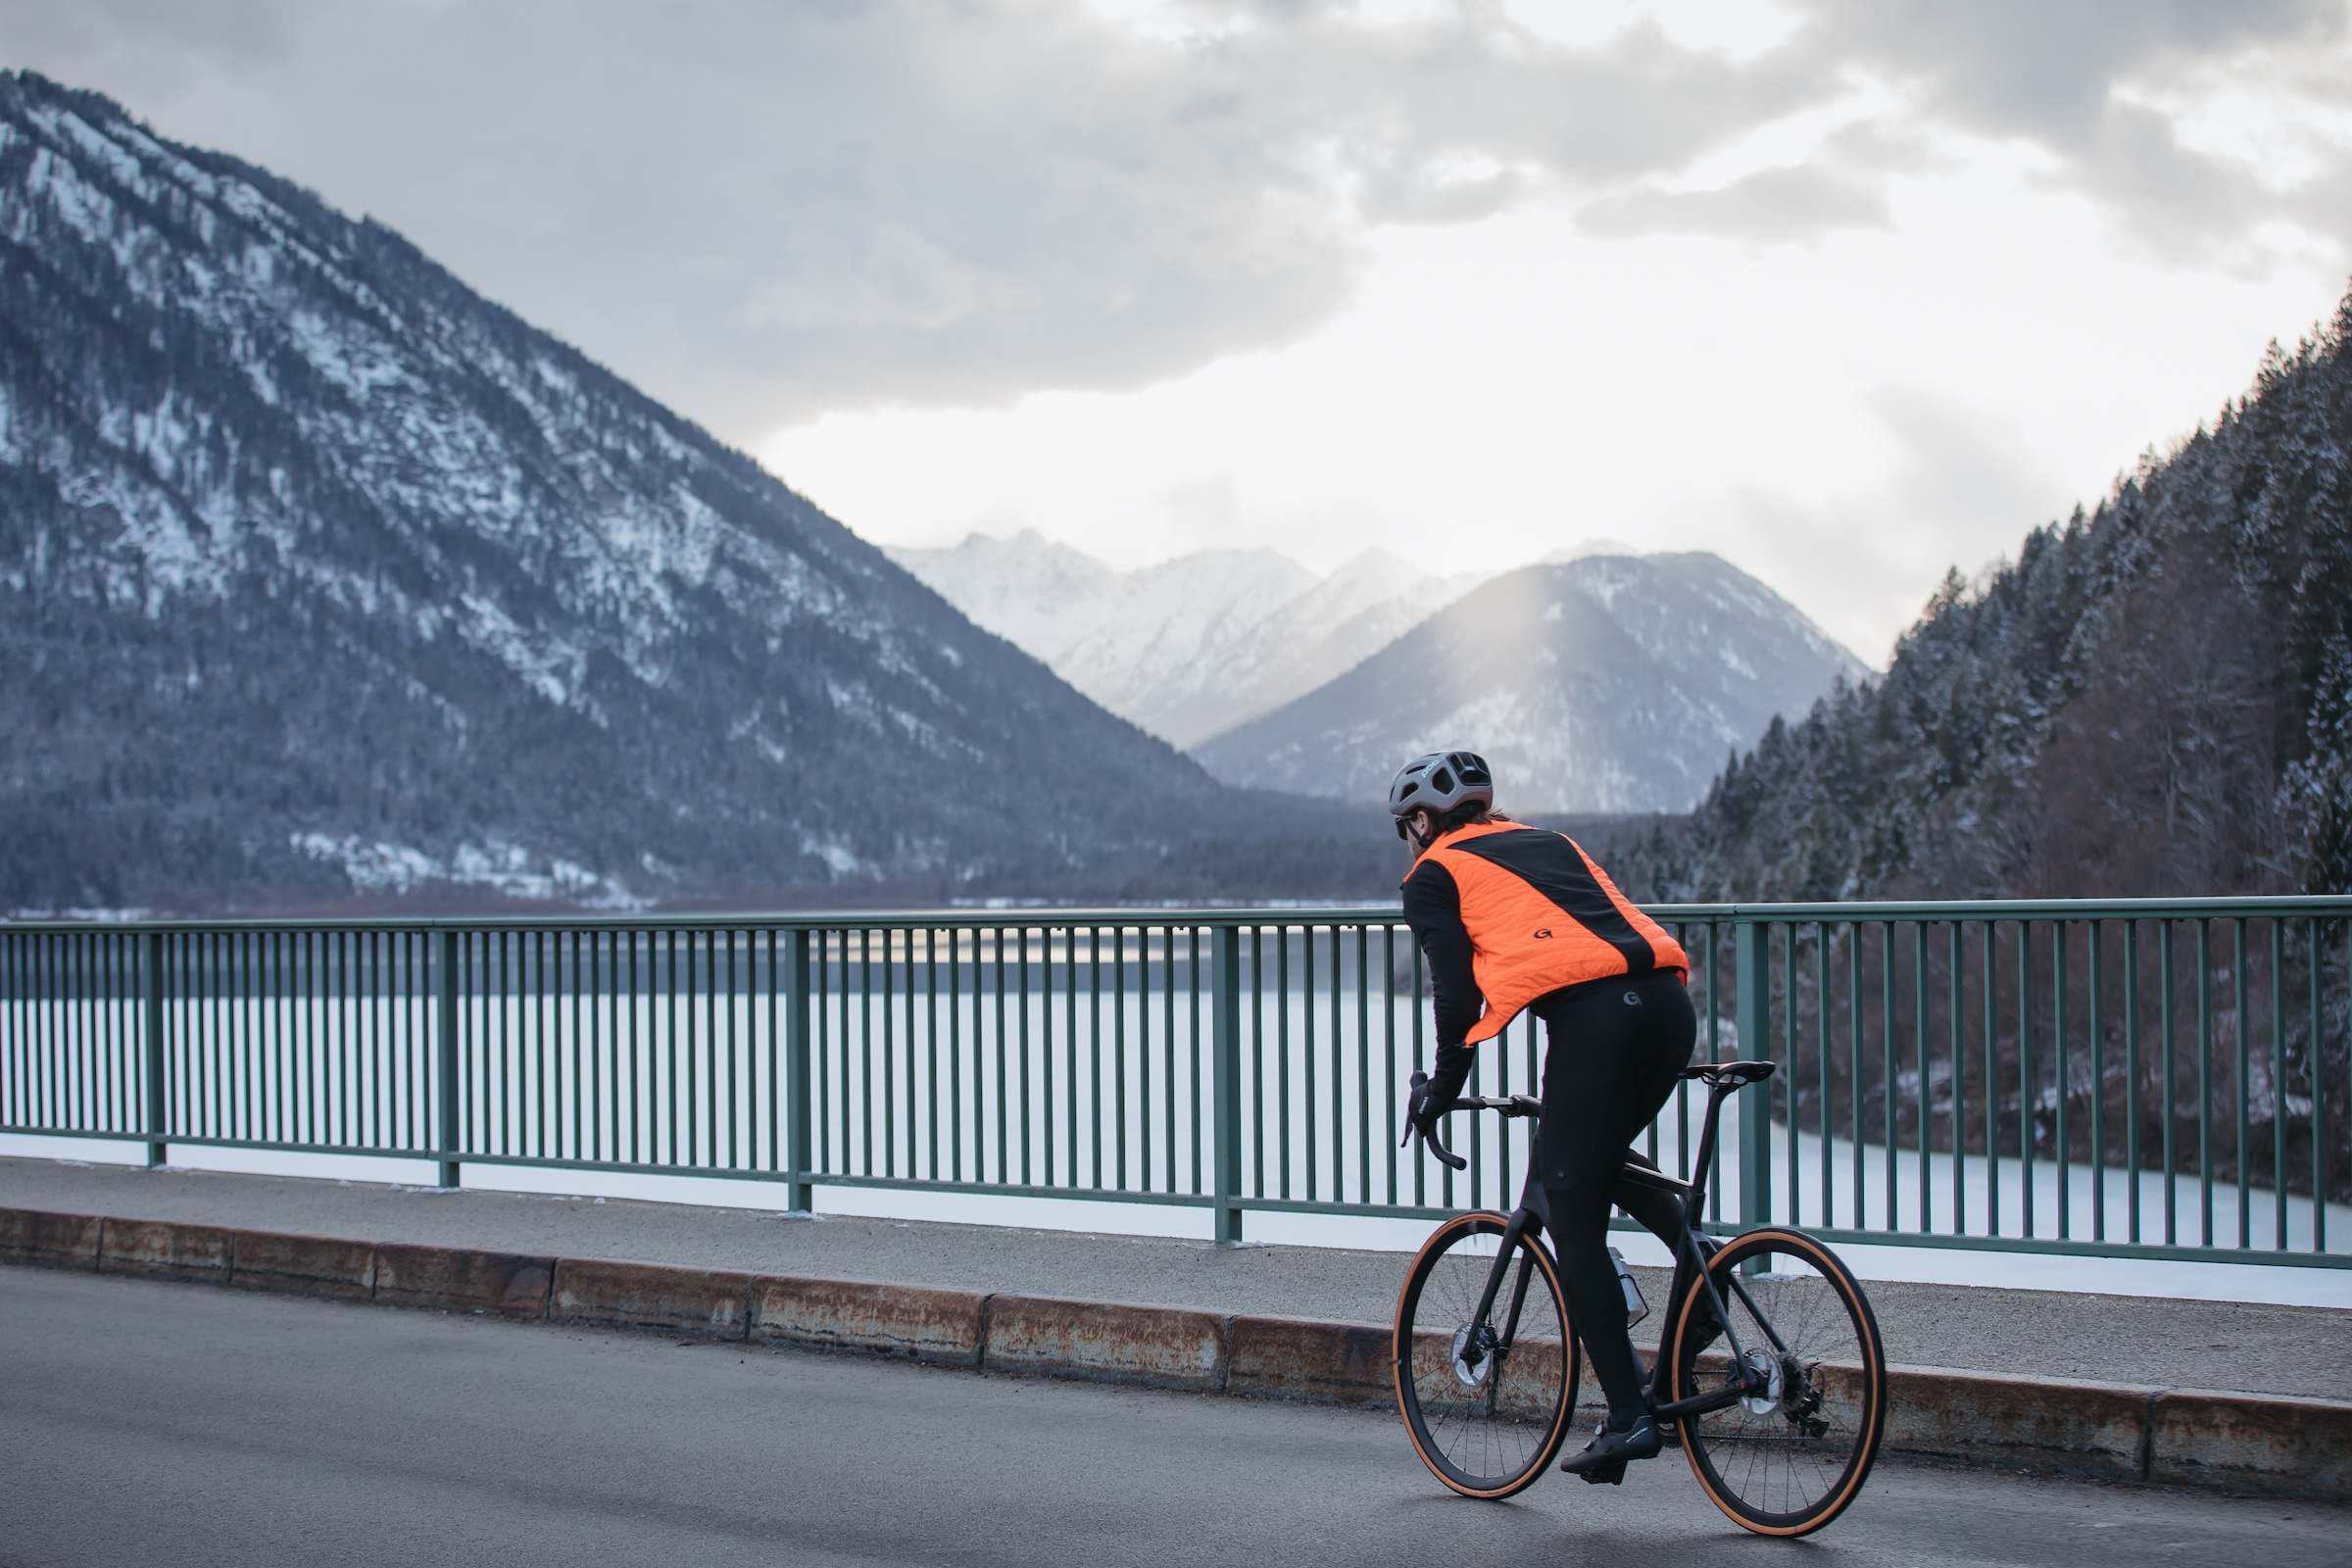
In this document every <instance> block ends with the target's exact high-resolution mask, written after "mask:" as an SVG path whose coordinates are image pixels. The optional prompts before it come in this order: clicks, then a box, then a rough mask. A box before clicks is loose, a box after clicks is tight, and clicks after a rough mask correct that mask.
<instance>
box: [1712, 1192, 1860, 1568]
mask: <svg viewBox="0 0 2352 1568" xmlns="http://www.w3.org/2000/svg"><path fill="white" fill-rule="evenodd" d="M1707 1274H1708V1277H1709V1278H1710V1279H1711V1280H1713V1281H1714V1284H1715V1289H1716V1291H1717V1292H1718V1293H1719V1294H1720V1295H1721V1297H1722V1298H1723V1299H1724V1301H1725V1303H1726V1304H1727V1306H1728V1307H1729V1309H1730V1312H1731V1318H1732V1334H1731V1335H1730V1336H1728V1337H1727V1336H1725V1335H1724V1334H1723V1333H1722V1332H1721V1327H1720V1325H1719V1324H1718V1322H1717V1321H1716V1316H1715V1311H1714V1308H1713V1306H1712V1305H1711V1304H1710V1303H1709V1301H1708V1299H1707V1293H1706V1292H1705V1291H1703V1290H1693V1291H1691V1293H1690V1295H1689V1296H1688V1297H1687V1298H1685V1299H1684V1301H1683V1303H1682V1309H1681V1311H1680V1313H1679V1314H1678V1316H1677V1322H1676V1325H1675V1336H1674V1345H1675V1365H1674V1397H1675V1398H1676V1399H1678V1400H1681V1399H1688V1398H1693V1397H1697V1396H1698V1395H1701V1394H1705V1393H1709V1392H1712V1391H1716V1390H1720V1389H1722V1388H1724V1387H1725V1386H1726V1385H1727V1384H1729V1383H1732V1382H1735V1381H1738V1380H1739V1375H1740V1369H1738V1368H1735V1367H1734V1365H1733V1361H1732V1352H1731V1348H1730V1347H1731V1343H1732V1341H1734V1340H1737V1341H1738V1343H1739V1346H1740V1357H1741V1359H1742V1360H1743V1361H1744V1362H1745V1371H1746V1374H1747V1379H1748V1382H1749V1384H1750V1388H1751V1392H1750V1393H1749V1394H1748V1395H1746V1396H1744V1397H1741V1398H1740V1399H1739V1400H1738V1401H1737V1402H1735V1403H1732V1404H1730V1405H1727V1406H1726V1407H1725V1408H1723V1409H1720V1410H1712V1411H1709V1412H1708V1413H1706V1414H1705V1415H1698V1416H1687V1417H1685V1418H1684V1419H1683V1423H1682V1428H1683V1452H1684V1454H1685V1456H1686V1457H1688V1458H1689V1459H1690V1461H1691V1469H1692V1470H1693V1471H1695V1472H1696V1473H1697V1475H1698V1482H1699V1485H1700V1486H1702V1487H1704V1488H1706V1491H1707V1495H1708V1496H1710V1497H1712V1498H1714V1499H1715V1505H1716V1506H1717V1507H1719V1508H1721V1509H1722V1510H1723V1511H1724V1512H1725V1513H1727V1514H1729V1515H1731V1516H1732V1518H1733V1519H1734V1520H1736V1521H1738V1522H1739V1523H1740V1524H1741V1525H1744V1526H1746V1527H1747V1528H1748V1529H1750V1530H1753V1531H1755V1532H1756V1533H1757V1534H1759V1535H1767V1536H1802V1535H1808V1534H1810V1533H1812V1532H1813V1531H1816V1530H1819V1529H1820V1528H1821V1527H1822V1526H1823V1525H1826V1524H1828V1523H1829V1522H1830V1521H1831V1520H1833V1519H1835V1518H1837V1517H1838V1514H1840V1513H1842V1512H1844V1511H1845V1507H1846V1505H1847V1504H1848V1503H1850V1502H1852V1501H1853V1500H1854V1497H1855V1496H1856V1495H1858V1494H1859V1493H1860V1492H1861V1490H1862V1483H1863V1481H1864V1479H1865V1478H1867V1477H1868V1476H1869V1474H1870V1467H1871V1465H1872V1463H1873V1462H1874V1461H1876V1460H1877V1458H1878V1454H1879V1439H1880V1437H1881V1435H1882V1434H1883V1433H1884V1432H1885V1430H1886V1426H1887V1352H1886V1348H1885V1347H1883V1346H1882V1345H1881V1344H1880V1343H1879V1324H1878V1319H1877V1318H1876V1317H1874V1316H1873V1315H1872V1314H1871V1310H1870V1301H1869V1299H1868V1298H1866V1297H1865V1296H1864V1295H1863V1294H1862V1288H1861V1286H1860V1285H1858V1284H1857V1283H1855V1280H1854V1277H1853V1275H1852V1274H1851V1273H1850V1272H1848V1270H1847V1269H1846V1266H1845V1264H1844V1263H1843V1262H1841V1261H1839V1259H1838V1254H1837V1253H1835V1252H1833V1251H1831V1250H1829V1249H1828V1248H1827V1247H1824V1246H1823V1245H1822V1244H1821V1243H1819V1242H1817V1241H1815V1240H1814V1239H1813V1238H1812V1237H1810V1236H1807V1235H1805V1234H1804V1233H1803V1232H1801V1231H1791V1230H1778V1229H1773V1230H1760V1231H1750V1232H1748V1233H1747V1234H1745V1235H1743V1236H1740V1237H1738V1238H1736V1239H1734V1240H1733V1241H1732V1243H1731V1244H1730V1245H1729V1246H1727V1247H1725V1248H1724V1249H1723V1250H1721V1251H1719V1252H1717V1253H1716V1254H1715V1256H1714V1258H1713V1260H1712V1261H1711V1262H1710V1263H1709V1264H1708V1268H1707Z"/></svg>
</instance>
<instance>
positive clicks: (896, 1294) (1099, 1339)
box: [0, 1208, 2352, 1497]
mask: <svg viewBox="0 0 2352 1568" xmlns="http://www.w3.org/2000/svg"><path fill="white" fill-rule="evenodd" d="M0 1262H7V1263H16V1264H20V1265H27V1266H31V1267H46V1268H81V1269H89V1268H95V1269H98V1270H101V1271H103V1272H107V1273H121V1274H136V1275H145V1276H147V1277H150V1278H164V1279H177V1280H186V1281H192V1282H201V1283H209V1284H230V1285H234V1286H238V1287H241V1288H244V1289H248V1290H261V1291H273V1292H279V1293H283V1294H291V1295H308V1296H331V1297H338V1298H341V1299H350V1300H367V1299H372V1300H373V1301H375V1302H376V1303H378V1304H380V1305H385V1306H407V1307H424V1308H438V1309H441V1310H445V1311H456V1312H466V1311H471V1312H497V1313H500V1314H503V1315H506V1316H511V1317H524V1318H539V1317H543V1318H551V1319H555V1320H557V1321H564V1322H574V1323H603V1324H611V1325H613V1326H615V1327H637V1328H660V1329H663V1330H667V1331H669V1332H673V1333H687V1334H692V1335H696V1336H699V1337H708V1338H716V1339H727V1340H743V1339H746V1338H751V1339H757V1340H761V1341H766V1342H770V1343H776V1344H788V1345H799V1346H814V1347H823V1348H834V1349H845V1350H858V1351H866V1352H873V1353H882V1354H895V1355H905V1356H912V1357H916V1358H919V1359H922V1360H928V1361H938V1362H945V1363H949V1364H954V1365H960V1366H973V1367H984V1368H987V1369H990V1370H995V1371H1005V1372H1016V1373H1025V1374H1032V1375H1045V1376H1055V1377H1080V1378H1096V1379H1101V1380H1103V1381H1107V1382H1119V1383H1140V1384H1147V1385H1151V1386H1154V1387H1160V1388H1174V1389H1189V1390H1194V1391H1197V1392H1201V1393H1219V1392H1221V1393H1227V1394H1235V1395H1251V1396H1257V1397H1272V1398H1293V1399H1314V1400H1322V1401H1330V1402H1337V1403H1347V1404H1379V1403H1385V1402H1386V1401H1387V1400H1388V1399H1389V1398H1390V1397H1391V1392H1392V1390H1391V1382H1390V1368H1389V1330H1388V1329H1387V1328H1385V1327H1381V1326H1376V1325H1372V1324H1360V1323H1322V1322H1315V1321H1312V1320H1307V1319H1299V1318H1278V1317H1258V1316H1249V1315H1234V1316H1226V1315H1223V1314H1219V1313H1215V1312H1204V1311H1200V1310H1197V1309H1193V1308H1187V1307H1169V1306H1131V1305H1119V1304H1112V1303H1105V1302H1099V1301H1072V1300H1061V1299H1054V1298H1050V1297H1037V1296H1014V1295H996V1296H984V1295H979V1294H976V1293H973V1292H970V1291H950V1290H934V1289H929V1288H924V1287H914V1286H892V1285H874V1284H858V1283H855V1282H851V1281H843V1280H814V1279H801V1278H795V1277H789V1276H780V1275H752V1274H744V1273H736V1272H733V1271H730V1270H722V1269H695V1268H677V1267H671V1266H668V1265H665V1264H658V1263H626V1262H611V1261H604V1260H599V1259H589V1258H562V1259H558V1258H552V1257H528V1256H521V1255H517V1254H514V1253H508V1252H483V1251H473V1250H466V1249H463V1248H449V1247H425V1246H416V1245H411V1244H407V1243H398V1242H382V1243H368V1242H357V1241H345V1240H339V1239H336V1238H332V1237H318V1236H290V1235H281V1234H278V1233H275V1232H269V1231H232V1230H230V1229H228V1228H226V1227H223V1226H218V1225H183V1224H175V1223H172V1222H169V1221H161V1220H130V1219H112V1218H101V1217H99V1216H96V1215H88V1214H59V1213H50V1212H47V1211H44V1210H39V1209H23V1208H0ZM1888 1385H1889V1390H1888V1392H1889V1395H1890V1409H1889V1412H1888V1419H1887V1449H1888V1451H1890V1452H1894V1453H1908V1454H1917V1455H1925V1456H1931V1457H1939V1458H1950V1459H1960V1460H1964V1461H1970V1462H1977V1463H1993V1464H2000V1465H2005V1466H2018V1465H2025V1466H2030V1467H2034V1468H2039V1469H2049V1470H2057V1471H2062V1472H2066V1473H2072V1474H2082V1475H2093V1476H2104V1477H2109V1478H2112V1479H2116V1480H2124V1481H2154V1482H2160V1483H2164V1484H2168V1485H2174V1486H2190V1487H2199V1488H2205V1489H2209V1490H2218V1491H2228V1492H2259V1493H2267V1494H2271V1495H2301V1496H2326V1497H2347V1496H2352V1404H2338V1403H2333V1402H2330V1401H2327V1400H2324V1399H2305V1398H2295V1397H2286V1396H2266V1395H2253V1394H2229V1393H2217V1392H2212V1391H2207V1390H2201V1389H2159V1388H2147V1387H2138V1386H2133V1385H2112V1384H2099V1383H2089V1382H2084V1381H2081V1380H2077V1379H2070V1378H2014V1377H2001V1376H1998V1375H1996V1374H1993V1373H1987V1372H1974V1371H1961V1370H1955V1369H1952V1368H1946V1367H1925V1366H1894V1367H1890V1368H1888Z"/></svg>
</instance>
